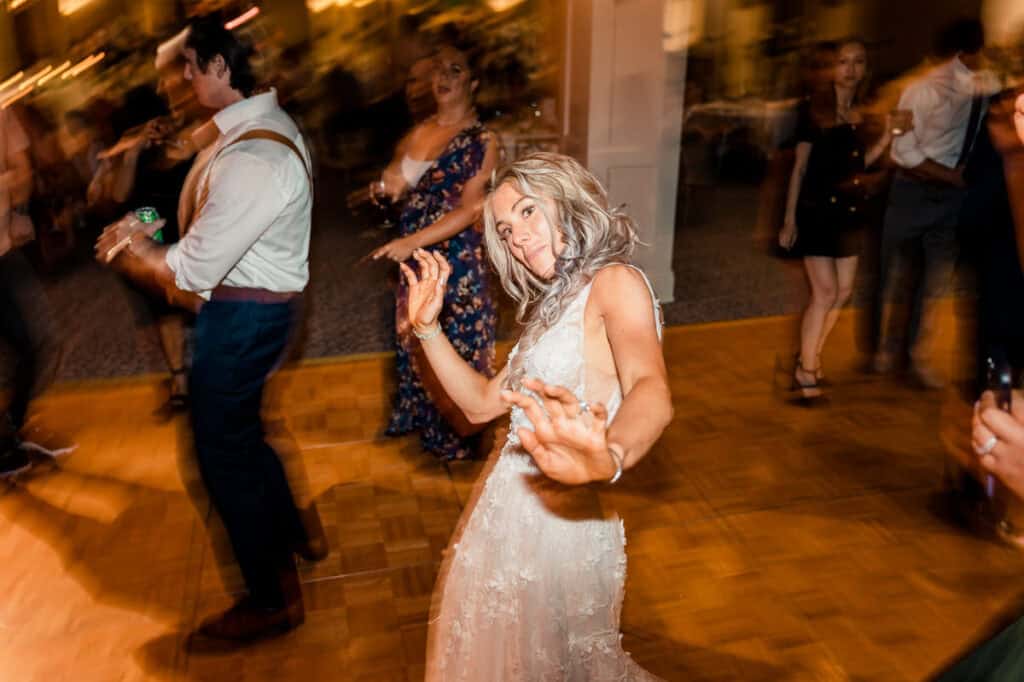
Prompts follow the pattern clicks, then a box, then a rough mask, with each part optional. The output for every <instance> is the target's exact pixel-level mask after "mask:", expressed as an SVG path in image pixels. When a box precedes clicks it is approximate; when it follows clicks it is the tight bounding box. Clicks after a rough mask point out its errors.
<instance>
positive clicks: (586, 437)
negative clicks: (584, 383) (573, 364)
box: [502, 379, 618, 485]
mask: <svg viewBox="0 0 1024 682" xmlns="http://www.w3.org/2000/svg"><path fill="white" fill-rule="evenodd" d="M523 386H524V387H525V388H528V389H529V390H530V391H532V392H533V393H534V394H535V395H536V396H537V397H536V398H535V397H532V396H528V395H525V394H523V393H519V392H516V391H503V392H502V399H504V400H505V401H506V402H509V403H511V404H513V405H517V406H518V407H521V408H522V409H523V411H524V412H526V416H527V417H528V418H529V420H530V423H531V424H533V431H530V430H529V429H526V428H520V429H519V430H518V431H517V435H518V436H519V442H520V443H522V445H523V448H524V449H525V450H526V451H527V452H529V453H530V455H531V456H532V457H533V460H534V462H536V463H537V466H538V467H539V468H540V470H541V471H543V472H544V474H545V475H546V476H547V477H548V478H552V479H554V480H556V481H558V482H560V483H565V484H566V485H580V484H583V483H590V482H592V481H610V480H612V478H613V477H614V476H615V475H616V472H617V468H618V467H617V466H616V459H615V457H613V456H612V454H610V453H609V449H608V448H609V446H608V441H607V438H606V435H605V434H606V430H607V426H608V411H607V410H606V409H605V407H604V406H603V405H601V404H600V403H593V404H590V405H587V404H583V403H581V402H580V401H579V400H577V399H576V396H575V395H573V393H572V392H571V391H570V390H568V389H566V388H563V387H562V386H553V385H550V384H545V383H543V382H541V381H538V380H537V379H527V380H525V381H523ZM617 456H618V455H616V457H617Z"/></svg>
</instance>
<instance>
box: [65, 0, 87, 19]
mask: <svg viewBox="0 0 1024 682" xmlns="http://www.w3.org/2000/svg"><path fill="white" fill-rule="evenodd" d="M90 2H92V0H57V9H58V10H59V11H60V13H61V14H63V15H64V16H67V15H69V14H74V13H75V12H77V11H78V10H80V9H82V8H83V7H85V6H86V5H88V4H89V3H90Z"/></svg>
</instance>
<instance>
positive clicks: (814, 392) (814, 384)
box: [790, 355, 825, 406]
mask: <svg viewBox="0 0 1024 682" xmlns="http://www.w3.org/2000/svg"><path fill="white" fill-rule="evenodd" d="M800 372H803V373H804V374H810V375H811V376H812V377H815V378H814V379H813V380H812V381H810V382H809V383H805V382H803V381H800V379H799V377H798V376H797V375H798V373H800ZM790 390H792V391H794V392H796V393H798V395H797V398H798V399H799V401H800V402H801V403H802V404H804V405H807V406H810V405H813V404H816V403H818V402H821V401H822V400H824V398H825V394H824V393H823V392H822V390H821V386H820V385H819V384H818V379H817V370H816V369H808V368H806V367H804V364H803V362H801V360H800V356H799V355H798V356H797V358H796V366H795V367H794V368H793V384H792V387H791V389H790Z"/></svg>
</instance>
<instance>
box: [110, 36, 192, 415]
mask: <svg viewBox="0 0 1024 682" xmlns="http://www.w3.org/2000/svg"><path fill="white" fill-rule="evenodd" d="M185 38H186V33H185V32H182V33H179V34H178V35H177V36H175V37H174V38H172V39H171V40H169V41H167V42H165V43H163V44H161V45H160V46H159V47H158V48H157V55H156V61H155V66H156V69H157V75H158V79H159V80H158V86H157V87H158V91H159V92H160V93H161V94H162V95H163V97H164V98H165V99H166V100H167V106H168V109H167V111H166V114H167V115H158V116H156V117H154V118H151V119H149V120H148V121H147V122H145V123H144V124H142V125H140V126H136V127H134V128H132V129H131V130H129V131H128V132H126V133H125V135H124V136H122V138H121V139H120V140H119V141H118V142H117V144H115V145H114V147H112V148H111V149H109V150H107V151H105V152H104V153H103V157H104V159H103V168H102V170H101V172H99V173H97V175H96V178H95V179H94V185H93V190H94V197H93V198H94V200H97V199H99V197H101V196H102V197H103V198H106V199H109V201H110V202H112V203H113V204H114V205H116V206H119V207H123V206H127V207H129V208H130V209H136V208H140V207H152V208H155V209H156V210H157V213H159V215H160V216H162V217H164V219H165V222H164V225H163V227H162V228H161V241H162V242H163V243H164V244H167V245H170V244H175V243H177V242H178V240H179V239H180V226H179V224H178V215H177V213H178V200H179V197H180V195H181V191H182V187H183V186H184V184H185V178H186V177H187V176H188V173H189V170H190V168H191V167H192V163H193V160H194V158H195V155H196V148H195V145H194V143H193V141H192V134H193V133H194V132H195V130H196V129H197V127H198V126H199V125H201V124H202V123H204V122H205V121H206V119H207V118H208V113H209V112H208V111H207V110H206V109H205V108H204V107H202V106H201V105H200V104H199V102H198V101H197V99H196V97H195V96H194V95H193V94H192V88H191V87H190V86H189V83H188V82H187V81H185V79H184V77H183V73H184V67H185V57H184V52H183V48H184V43H185ZM146 113H153V112H152V111H147V112H146ZM160 113H161V114H163V113H164V112H160ZM135 307H136V308H138V309H140V310H139V311H138V318H139V322H140V324H141V325H143V326H145V327H149V326H155V328H156V331H157V336H158V338H159V340H160V347H161V350H162V351H163V354H164V359H165V361H166V363H167V369H168V370H170V373H171V376H170V391H169V392H170V395H169V398H168V402H167V408H169V409H170V410H171V411H177V410H183V409H184V408H185V407H186V406H187V403H188V374H187V372H188V368H187V367H186V366H185V327H186V325H187V324H188V322H189V320H187V319H186V318H187V317H191V316H190V315H189V314H188V313H187V312H186V311H184V310H182V309H181V308H180V307H177V306H174V305H171V304H170V303H169V302H168V301H167V299H166V297H164V296H163V295H153V294H152V293H151V292H148V291H144V292H141V296H140V297H139V300H138V301H137V302H136V305H135Z"/></svg>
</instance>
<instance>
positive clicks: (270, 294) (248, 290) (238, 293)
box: [210, 284, 302, 303]
mask: <svg viewBox="0 0 1024 682" xmlns="http://www.w3.org/2000/svg"><path fill="white" fill-rule="evenodd" d="M301 295H302V292H299V291H270V290H268V289H257V288H255V287H229V286H225V285H223V284H221V285H220V286H219V287H217V288H215V289H214V290H213V292H212V293H211V294H210V300H211V301H235V302H244V303H287V302H289V301H293V300H295V299H296V298H298V297H299V296H301Z"/></svg>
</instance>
